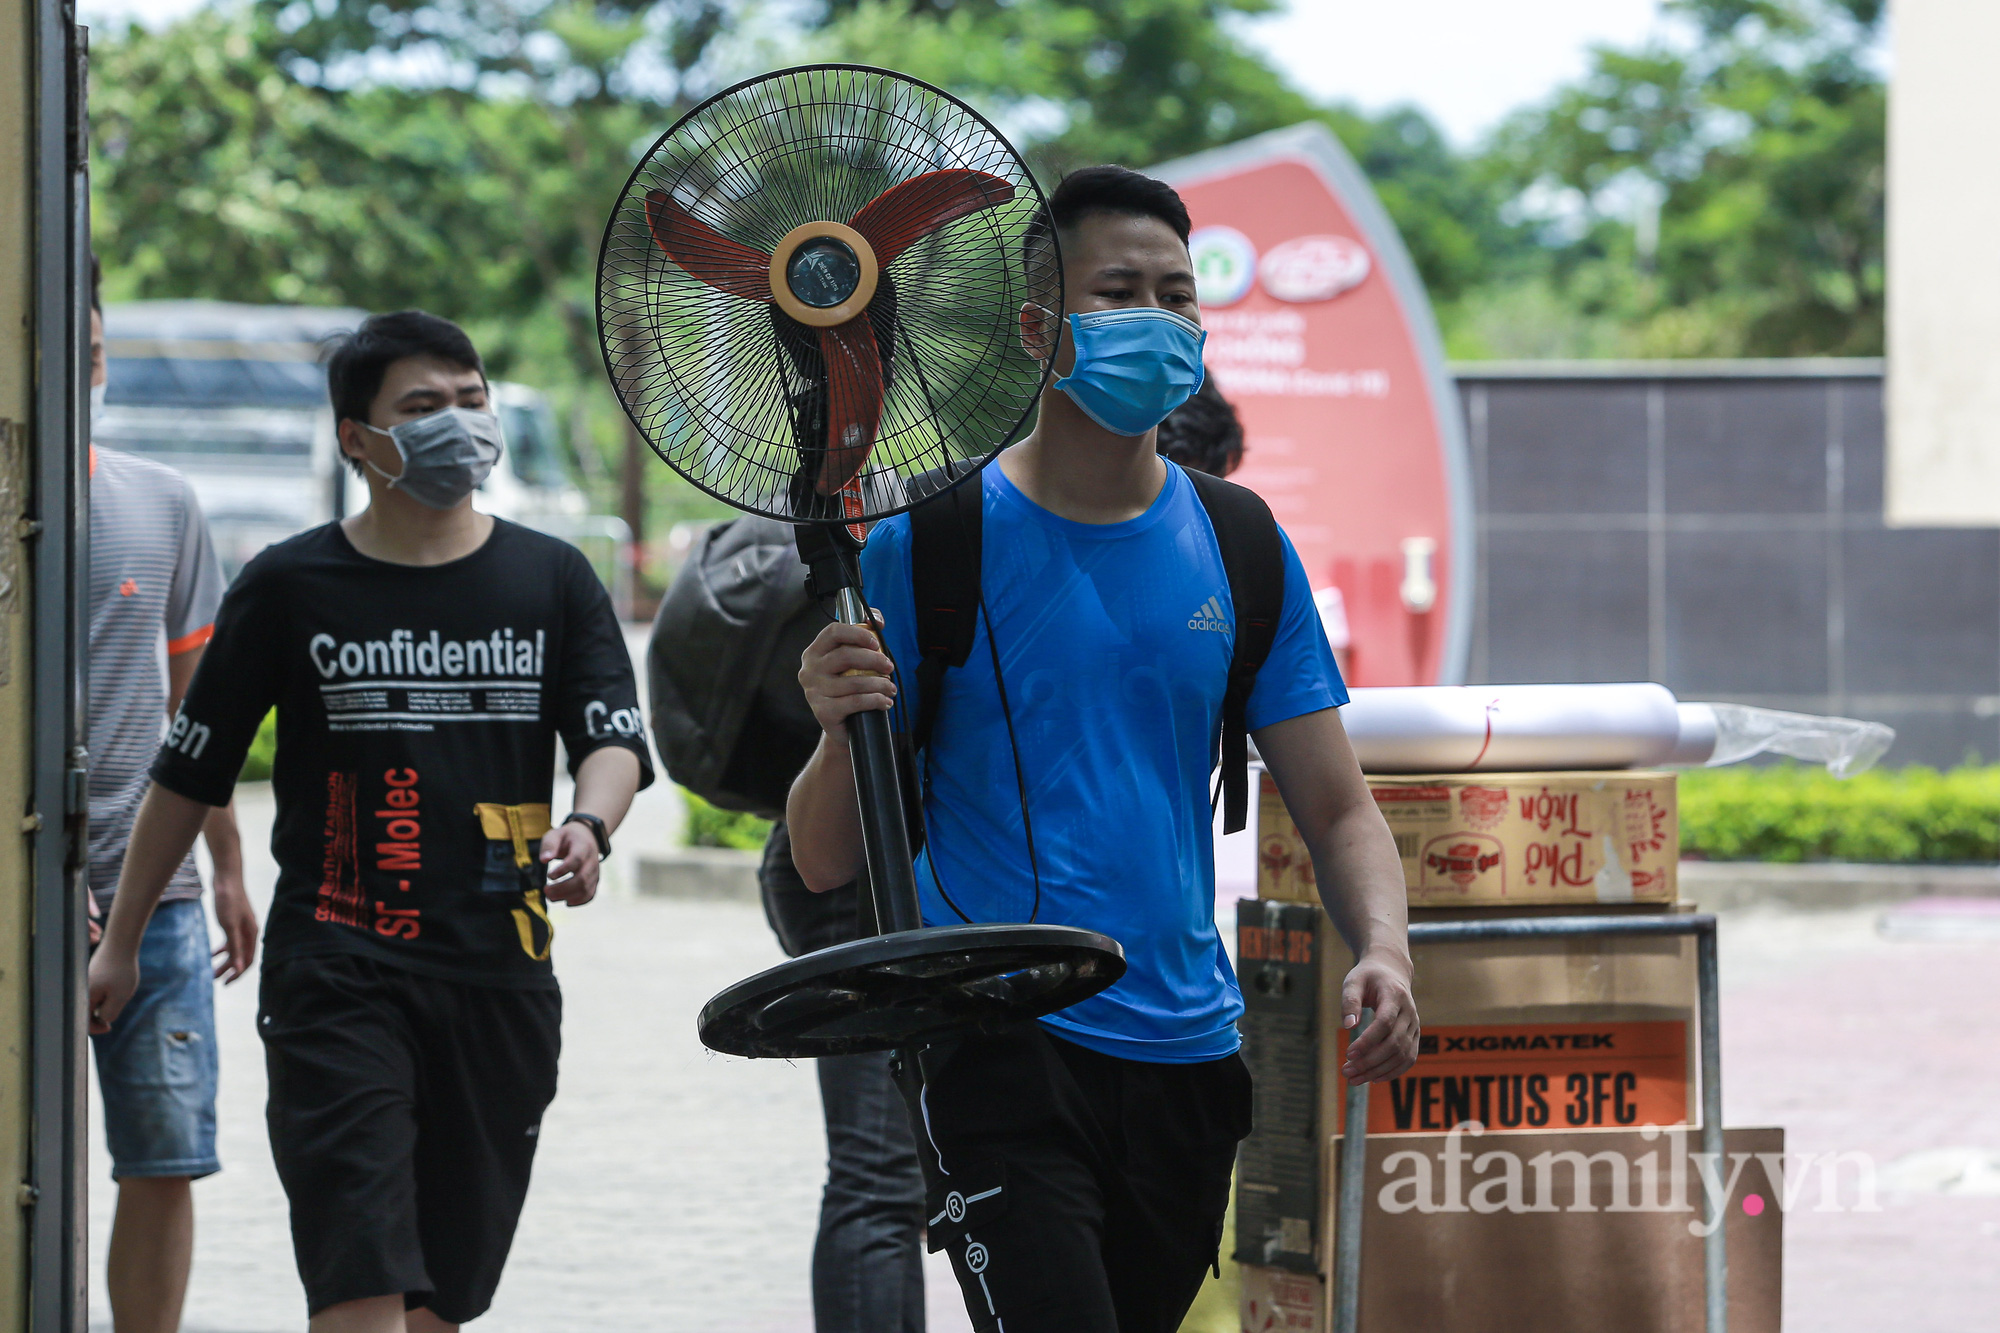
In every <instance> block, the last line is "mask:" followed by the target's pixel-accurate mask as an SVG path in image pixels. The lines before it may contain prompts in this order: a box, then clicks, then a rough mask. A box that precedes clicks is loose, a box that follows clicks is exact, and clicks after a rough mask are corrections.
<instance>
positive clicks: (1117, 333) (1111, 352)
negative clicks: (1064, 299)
mask: <svg viewBox="0 0 2000 1333" xmlns="http://www.w3.org/2000/svg"><path fill="white" fill-rule="evenodd" d="M1069 327H1070V336H1071V338H1072V339H1073V340H1074V342H1075V346H1076V368H1075V369H1073V370H1071V371H1070V373H1069V374H1068V375H1066V376H1064V377H1063V378H1062V379H1059V380H1057V381H1056V387H1057V388H1058V389H1061V390H1062V391H1063V392H1064V393H1066V394H1068V395H1069V397H1070V401H1071V402H1073V403H1075V404H1076V405H1077V406H1078V407H1080V408H1082V409H1083V414H1084V415H1085V416H1087V417H1089V418H1090V419H1091V420H1092V421H1095V422H1096V423H1097V424H1098V425H1100V426H1102V427H1104V429H1106V430H1108V431H1110V432H1111V433H1112V434H1114V435H1144V434H1145V433H1146V432H1147V431H1149V430H1151V429H1152V428H1153V427H1155V426H1157V425H1159V424H1160V423H1161V422H1162V421H1165V420H1166V419H1167V413H1169V412H1171V411H1173V410H1174V409H1175V408H1177V407H1179V406H1180V405H1181V404H1182V403H1185V402H1186V401H1187V400H1188V399H1189V398H1190V397H1192V396H1193V395H1194V391H1195V390H1196V389H1199V388H1200V387H1201V378H1202V367H1201V347H1202V344H1203V343H1204V342H1206V341H1208V332H1207V330H1205V329H1203V328H1202V327H1201V325H1199V324H1197V323H1195V322H1194V321H1193V320H1191V319H1186V318H1183V317H1182V316H1180V315H1176V314H1175V313H1174V312H1173V311H1171V310H1161V309H1159V308H1158V307H1155V306H1144V307H1139V308H1136V309H1127V310H1092V311H1089V312H1088V313H1085V314H1079V315H1071V316H1070V317H1069Z"/></svg>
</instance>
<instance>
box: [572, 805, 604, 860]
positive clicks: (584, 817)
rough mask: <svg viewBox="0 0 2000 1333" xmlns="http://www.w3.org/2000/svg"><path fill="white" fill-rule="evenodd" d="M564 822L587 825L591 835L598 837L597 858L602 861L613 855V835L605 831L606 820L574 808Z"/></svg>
mask: <svg viewBox="0 0 2000 1333" xmlns="http://www.w3.org/2000/svg"><path fill="white" fill-rule="evenodd" d="M563 823H565V824H583V825H587V826H588V827H589V829H590V832H591V836H592V837H594V838H596V839H597V859H598V860H600V861H602V860H603V859H604V858H605V857H607V856H609V855H611V835H610V834H609V833H607V832H605V829H604V821H603V820H601V819H599V818H598V817H597V816H596V815H589V814H585V813H584V812H583V811H581V810H574V811H571V812H570V813H569V814H567V815H564V816H563Z"/></svg>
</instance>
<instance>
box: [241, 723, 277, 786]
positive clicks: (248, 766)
mask: <svg viewBox="0 0 2000 1333" xmlns="http://www.w3.org/2000/svg"><path fill="white" fill-rule="evenodd" d="M277 753H278V710H277V709H275V708H273V709H272V710H271V711H270V712H268V713H266V714H264V720H263V721H262V722H261V723H259V724H258V726H257V736H256V739H255V740H252V741H251V742H250V753H249V754H246V755H244V756H243V772H242V773H240V774H239V775H238V780H239V781H242V782H269V781H270V780H271V758H272V756H274V755H276V754H277Z"/></svg>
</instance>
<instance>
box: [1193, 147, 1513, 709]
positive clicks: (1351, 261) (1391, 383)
mask: <svg viewBox="0 0 2000 1333" xmlns="http://www.w3.org/2000/svg"><path fill="white" fill-rule="evenodd" d="M1156 174H1158V175H1159V176H1161V177H1162V178H1163V179H1166V180H1168V181H1170V182H1172V183H1173V184H1174V186H1175V187H1176V188H1177V189H1178V190H1179V191H1180V193H1181V197H1182V198H1183V199H1184V200H1186V201H1187V205H1188V210H1189V212H1190V213H1191V214H1192V215H1193V218H1194V225H1195V232H1194V236H1193V237H1192V238H1191V241H1190V244H1189V249H1190V250H1191V251H1192V253H1193V256H1194V261H1195V273H1196V277H1197V279H1198V280H1199V282H1200V294H1201V306H1202V322H1203V324H1204V325H1205V326H1206V327H1207V329H1208V331H1209V333H1208V344H1207V348H1206V350H1205V353H1204V358H1205V360H1206V363H1207V366H1208V370H1209V373H1210V374H1212V375H1213V376H1214V377H1215V381H1216V384H1217V386H1218V387H1219V388H1221V390H1222V392H1223V393H1224V394H1225V395H1226V396H1227V397H1228V398H1229V399H1230V401H1232V402H1233V403H1235V405H1236V409H1237V411H1238V413H1239V414H1240V415H1241V416H1242V418H1243V425H1244V432H1245V435H1246V437H1247V449H1246V452H1245V455H1244V460H1243V467H1242V469H1241V470H1240V471H1238V472H1237V473H1236V474H1235V475H1234V476H1233V477H1232V480H1235V481H1239V482H1241V483H1243V484H1244V485H1246V486H1249V487H1250V488H1251V489H1252V490H1255V491H1256V492H1257V493H1258V494H1259V495H1261V496H1263V497H1264V499H1265V500H1266V501H1267V502H1268V503H1269V504H1270V506H1271V508H1272V510H1273V512H1275V513H1276V514H1277V516H1278V521H1279V522H1280V523H1282V524H1284V527H1285V530H1286V532H1288V533H1289V534H1290V535H1291V538H1292V542H1293V544H1294V545H1295V546H1297V548H1298V551H1299V556H1300V558H1301V559H1302V560H1303V561H1304V563H1305V567H1306V573H1307V575H1308V577H1309V578H1310V579H1311V581H1312V586H1313V588H1314V590H1315V591H1316V592H1317V591H1319V590H1321V589H1325V588H1328V587H1335V588H1338V589H1339V590H1340V601H1341V603H1342V604H1343V606H1344V608H1345V611H1346V614H1347V620H1348V624H1349V626H1350V628H1351V632H1352V649H1351V658H1350V672H1349V674H1350V676H1351V677H1352V682H1351V683H1354V684H1360V685H1430V684H1451V683H1455V682H1457V681H1460V680H1462V679H1463V677H1464V671H1465V658H1466V653H1467V650H1468V648H1469V645H1470V639H1471V634H1470V631H1471V610H1472V594H1473V589H1472V586H1471V583H1472V580H1471V569H1472V555H1473V552H1472V536H1471V525H1472V514H1471V504H1472V497H1471V485H1470V471H1469V468H1468V466H1467V464H1466V458H1465V447H1464V440H1463V432H1462V430H1461V428H1460V421H1459V415H1458V403H1457V397H1456V394H1455V393H1454V391H1453V389H1452V387H1451V382H1450V379H1449V376H1448V375H1447V373H1446V371H1445V368H1444V362H1443V354H1442V349H1441V345H1440V343H1439V340H1438V336H1437V329H1436V325H1435V323H1434V321H1433V319H1432V317H1431V311H1430V304H1429V301H1428V299H1427V298H1426V297H1425V295H1424V291H1423V287H1422V284H1421V283H1420V282H1419V281H1418V279H1417V277H1416V271H1415V269H1414V268H1413V267H1412V265H1411V264H1410V260H1409V256H1408V254H1407V252H1405V250H1404V249H1403V244H1402V240H1401V238H1400V237H1399V236H1398V235H1397V234H1396V230H1395V228H1394V226H1393V225H1392V224H1391V223H1390V222H1389V220H1388V216H1387V214H1385V213H1384V212H1383V211H1382V208H1381V205H1380V204H1379V203H1378V202H1377V201H1376V199H1375V195H1374V192H1373V191H1372V190H1371V189H1370V188H1369V186H1368V183H1367V181H1366V180H1365V178H1363V177H1362V175H1361V172H1360V170H1359V169H1358V168H1357V167H1356V166H1355V165H1354V163H1353V161H1352V160H1351V159H1350V158H1349V157H1348V156H1347V153H1346V151H1345V150H1344V149H1342V148H1341V146H1340V143H1339V141H1338V140H1336V139H1335V138H1334V137H1333V135H1332V134H1331V133H1329V132H1328V131H1327V130H1326V129H1325V128H1324V127H1322V126H1319V125H1301V126H1297V127H1294V128H1292V129H1289V130H1279V131H1276V132H1274V133H1271V134H1266V135H1260V136H1259V137H1257V138H1255V139H1249V140H1246V141H1244V142H1243V143H1240V144H1236V145H1233V146H1231V147H1229V148H1224V149H1218V150H1216V151H1215V152H1211V153H1204V154H1202V155H1200V156H1198V157H1192V158H1185V159H1182V160H1181V161H1179V162H1174V163H1169V164H1168V165H1166V166H1164V167H1160V168H1157V169H1156Z"/></svg>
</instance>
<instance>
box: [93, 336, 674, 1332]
mask: <svg viewBox="0 0 2000 1333" xmlns="http://www.w3.org/2000/svg"><path fill="white" fill-rule="evenodd" d="M327 379H328V388H329V391H330V393H331V395H332V398H333V409H334V416H335V418H336V420H337V421H338V422H339V432H340V445H341V449H342V451H343V452H344V453H345V454H346V456H347V458H348V460H349V462H350V463H351V464H352V465H353V466H354V467H355V469H356V471H357V472H359V473H360V474H361V475H362V476H363V477H365V478H366V480H367V482H368V487H369V498H370V503H369V507H368V508H367V509H366V510H364V511H363V512H362V513H360V514H357V515H355V516H354V517H352V518H349V519H345V520H343V521H340V522H337V523H329V524H327V525H325V526H324V527H319V528H315V529H313V530H311V531H309V532H305V533H302V534H300V535H299V536H297V537H294V538H292V539H291V540H289V541H285V542H281V543H279V544H277V545H275V546H273V547H271V548H269V549H268V550H266V551H265V552H264V553H263V554H261V555H259V556H258V557H257V558H256V559H255V560H253V561H251V562H250V564H249V565H247V566H246V567H245V568H244V570H243V573H242V574H241V576H239V577H238V578H237V580H236V582H235V584H234V585H233V586H232V587H231V588H230V590H229V592H228V594H227V595H226V596H225V597H224V598H223V602H222V609H221V612H220V614H219V615H218V617H217V619H216V626H215V637H214V638H213V639H212V640H211V641H210V643H209V645H208V652H207V656H206V657H205V658H204V660H203V662H202V665H201V669H200V670H199V672H198V673H197V674H196V676H195V678H194V682H193V684H192V686H191V687H190V688H189V690H188V694H187V697H186V700H185V702H184V703H183V705H182V707H181V710H180V713H179V714H178V715H177V716H176V717H175V719H174V722H173V725H172V727H171V728H170V730H169V731H168V734H167V739H166V742H165V744H164V745H163V746H162V747H161V750H160V754H159V757H158V759H157V760H155V762H154V764H153V769H152V778H153V785H152V787H151V788H150V789H149V790H148V792H147V794H146V797H145V800H144V802H143V804H142V805H141V807H140V811H139V814H138V817H137V819H136V821H135V824H134V828H133V831H132V838H131V842H130V845H129V847H128V850H127V852H126V855H125V864H124V870H123V874H122V876H121V878H120V880H119V886H118V894H117V896H116V898H115V899H114V906H113V908H112V913H111V917H110V920H109V922H108V923H107V924H106V927H105V932H104V940H103V943H102V944H101V945H100V946H99V948H98V951H97V954H96V956H95V957H94V958H93V959H92V960H91V965H90V1008H91V1028H92V1031H102V1030H104V1029H105V1028H107V1027H108V1026H109V1025H110V1023H111V1022H112V1021H113V1020H114V1019H116V1018H117V1016H118V1011H119V1010H120V1009H121V1008H122V1007H123V1006H124V1004H125V1003H126V1001H127V1000H128V999H129V998H130V997H131V995H132V992H133V988H134V986H135V985H136V983H137V980H138V959H137V952H136V950H137V944H138V940H139V938H140V936H141V935H142V934H143V933H144V930H145V925H146V919H147V917H148V916H149V915H150V914H151V912H152V909H153V906H154V904H155V903H156V902H157V901H158V899H159V896H160V892H161V890H162V889H163V888H164V887H165V886H166V883H167V881H168V879H169V878H170V876H171V875H172V873H173V871H174V869H175V867H177V866H178V865H179V864H180V860H181V858H182V857H183V856H184V855H185V854H186V851H187V848H188V845H189V844H190V843H191V842H192V841H193V839H194V835H195V833H196V832H197V831H198V830H199V828H200V827H201V824H202V821H203V818H204V817H205V816H206V814H207V813H208V810H209V809H210V808H211V807H214V806H219V805H223V804H225V803H226V802H227V801H228V800H229V796H230V792H231V789H232V787H233V785H234V783H235V780H236V775H237V772H238V771H239V770H240V768H241V767H242V763H243V756H244V754H245V752H246V751H247V749H248V748H249V745H250V742H251V739H252V737H253V736H254V735H255V734H256V731H257V726H258V723H259V722H260V721H261V719H262V718H263V717H264V715H265V713H266V712H267V711H268V710H269V709H271V708H273V707H275V708H276V709H277V713H278V748H277V755H276V759H275V762H274V765H273V772H272V785H273V790H274V794H275V795H276V797H277V822H276V827H275V829H274V832H273V836H272V845H273V850H274V851H275V852H276V854H277V859H278V866H279V873H278V885H277V891H276V894H275V896H274V899H273V901H272V904H271V912H270V922H269V925H268V927H267V929H266V932H265V954H264V958H265V961H264V969H263V978H262V985H261V995H260V1005H259V1013H258V1018H257V1023H258V1031H259V1034H260V1035H261V1036H262V1037H263V1039H264V1043H265V1055H266V1061H267V1064H268V1067H269V1072H270V1103H269V1108H268V1119H269V1125H270V1133H271V1148H272V1154H273V1156H274V1157H275V1159H276V1161H277V1166H278V1174H279V1177H280V1179H281V1180H282V1181H283V1183H284V1186H285V1192H286V1195H287V1196H288V1198H289V1199H290V1201H291V1212H292V1240H293V1248H294V1250H295V1252H296V1255H297V1258H298V1264H299V1273H300V1276H301V1278H302V1279H303V1281H304V1284H305V1288H306V1296H307V1300H308V1304H309V1307H310V1310H311V1315H312V1328H313V1329H314V1330H315V1333H335V1331H336V1330H337V1331H338V1333H392V1331H393V1333H405V1330H406V1329H407V1330H408V1331H409V1333H419V1331H425V1333H435V1330H440V1329H450V1328H455V1327H456V1326H457V1325H458V1324H460V1323H462V1322H464V1321H466V1320H469V1319H472V1318H475V1317H477V1316H478V1315H480V1314H482V1313H484V1312H485V1310H486V1308H487V1306H488V1305H489V1304H490V1303H491V1300H492V1296H493V1291H494V1289H495V1287H496V1286H497V1285H498V1283H499V1279H500V1270H501V1267H502V1265H503V1264H504V1263H505V1261H506V1257H507V1251H508V1248H509V1246H510V1245H511V1243H512V1241H513V1234H514V1225H515V1222H516V1220H517V1218H518V1217H519V1215H520V1210H521V1204H522V1201H523V1200H524V1198H525V1197H526V1194H527V1187H528V1174H529V1168H530V1166H531V1164H532V1162H533V1158H534V1150H535V1144H536V1141H537V1135H538V1133H539V1130H540V1126H541V1118H542V1112H543V1110H544V1108H546V1107H547V1105H548V1103H549V1101H550V1100H551V1099H552V1098H553V1097H554V1095H555V1086H556V1056H557V1051H558V1048H559V1045H560V1036H559V1020H560V1014H561V997H560V995H559V993H558V991H557V988H556V979H555V974H554V971H553V969H552V968H551V966H550V961H549V955H550V944H551V939H552V936H553V934H554V927H553V924H552V922H551V920H550V915H549V911H548V907H547V904H548V903H549V902H560V903H566V904H568V905H570V906H573V907H580V906H582V905H583V904H585V903H587V902H589V901H590V899H591V898H592V897H593V896H594V895H595V893H596V891H597V877H598V863H599V859H600V858H601V857H602V856H603V855H605V854H607V853H609V851H610V839H609V834H610V832H611V830H612V829H614V828H615V827H616V826H617V824H618V822H619V820H620V819H621V818H623V816H624V814H625V811H626V809H627V807H628V806H629V805H630V803H631V800H632V796H633V794H634V792H635V791H637V790H638V789H639V788H640V787H641V786H644V785H645V784H647V783H649V782H651V781H652V766H651V763H650V761H649V759H648V757H647V750H646V742H645V740H644V724H643V722H642V720H641V718H640V715H639V708H638V695H637V690H636V687H635V684H634V680H633V674H632V666H631V659H630V658H629V656H628V655H627V653H626V649H625V644H624V639H623V636H622V634H621V632H620V628H619V625H618V621H617V617H616V616H615V615H614V614H613V612H612V609H611V602H610V599H609V598H608V597H607V596H606V595H605V592H604V588H603V586H602V585H601V584H600V583H599V582H598V580H597V577H596V575H595V574H594V573H593V572H592V570H591V568H590V566H589V564H588V563H587V562H586V561H585V560H584V559H583V557H582V555H581V554H580V553H578V552H577V550H576V549H575V548H574V547H571V546H569V545H567V544H566V543H563V542H560V541H557V540H555V539H553V538H550V537H546V536H543V535H541V534H539V533H535V532H532V531H530V530H528V529H526V528H522V527H517V526H516V525H514V524H512V523H507V522H503V521H501V520H498V519H495V518H492V517H490V516H488V515H485V514H481V513H479V512H478V511H476V510H475V509H473V508H472V504H471V497H472V492H473V490H474V489H475V488H476V487H477V486H478V485H479V483H480V482H481V481H482V480H484V478H485V476H486V474H487V473H488V472H489V471H490V470H491V468H492V466H493V463H494V462H495V461H496V460H497V458H498V456H499V450H500V432H499V423H498V421H497V420H496V419H495V418H494V417H493V415H492V414H491V412H490V410H489V408H488V400H487V385H486V378H485V374H484V371H483V370H482V368H481V365H480V360H479V355H478V353H477V352H476V351H475V350H474V348H473V346H472V343H471V341H470V340H469V339H467V338H466V336H465V334H464V333H463V332H462V331H461V330H460V329H459V328H458V327H457V326H456V325H454V324H451V323H450V322H448V321H446V320H442V319H438V318H436V317H434V316H431V315H426V314H423V313H421V312H418V311H405V312H402V313H400V314H394V315H379V316H376V317H374V318H371V319H369V320H367V321H365V322H364V323H363V324H362V325H361V327H360V328H359V329H358V330H357V331H356V332H355V333H353V334H351V335H349V336H348V337H347V338H346V339H344V340H343V341H342V343H341V344H340V345H339V346H338V348H337V349H336V350H335V351H334V353H333V356H332V358H331V360H330V361H329V364H328V368H327ZM558 736H560V737H561V739H562V742H563V749H564V751H565V752H566V753H567V755H568V756H569V763H570V768H571V772H572V773H573V774H574V776H575V779H576V793H575V809H574V812H573V813H571V814H569V815H568V816H567V817H566V818H565V819H564V820H563V821H562V822H559V823H554V822H552V821H551V819H550V804H549V802H550V796H551V792H552V788H553V785H554V768H555V742H556V738H557V737H558ZM406 1310H407V1314H406Z"/></svg>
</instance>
